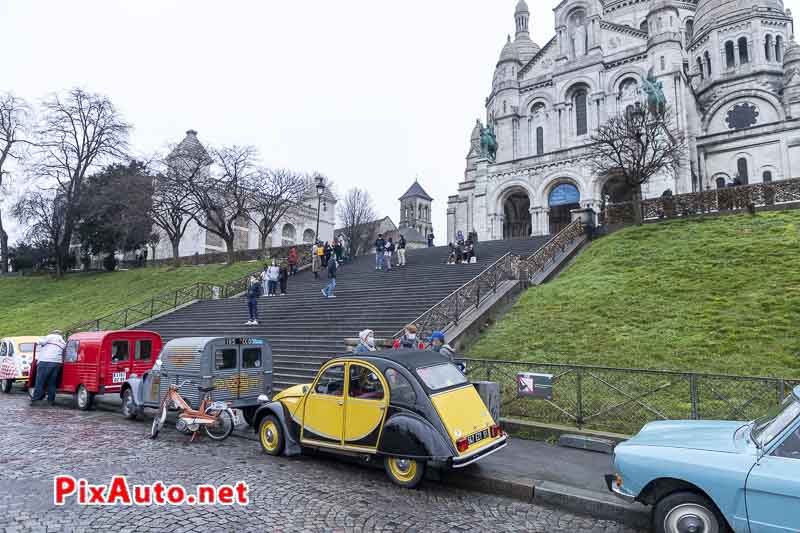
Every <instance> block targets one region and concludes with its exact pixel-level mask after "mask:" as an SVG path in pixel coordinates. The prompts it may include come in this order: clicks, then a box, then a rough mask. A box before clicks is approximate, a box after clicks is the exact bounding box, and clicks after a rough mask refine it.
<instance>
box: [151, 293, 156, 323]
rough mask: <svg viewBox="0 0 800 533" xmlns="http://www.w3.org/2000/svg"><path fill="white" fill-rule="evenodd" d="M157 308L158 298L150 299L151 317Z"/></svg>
mask: <svg viewBox="0 0 800 533" xmlns="http://www.w3.org/2000/svg"><path fill="white" fill-rule="evenodd" d="M155 310H156V299H155V297H153V298H152V299H151V300H150V318H153V315H154V314H155Z"/></svg>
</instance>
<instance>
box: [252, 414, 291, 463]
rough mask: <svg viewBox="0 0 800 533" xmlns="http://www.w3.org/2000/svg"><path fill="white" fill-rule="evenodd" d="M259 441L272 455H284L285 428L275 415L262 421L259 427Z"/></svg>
mask: <svg viewBox="0 0 800 533" xmlns="http://www.w3.org/2000/svg"><path fill="white" fill-rule="evenodd" d="M258 441H259V442H260V443H261V447H262V448H263V449H264V451H265V452H267V453H268V454H270V455H280V454H281V453H283V446H284V442H285V441H284V437H283V426H281V423H280V421H279V420H278V419H277V418H275V416H274V415H269V416H267V417H265V418H264V420H262V421H261V425H260V426H259V427H258Z"/></svg>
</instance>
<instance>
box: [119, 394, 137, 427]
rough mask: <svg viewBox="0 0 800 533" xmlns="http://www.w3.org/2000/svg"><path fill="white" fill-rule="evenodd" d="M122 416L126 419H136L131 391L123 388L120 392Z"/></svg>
mask: <svg viewBox="0 0 800 533" xmlns="http://www.w3.org/2000/svg"><path fill="white" fill-rule="evenodd" d="M121 409H122V416H124V417H125V418H127V419H128V420H135V419H136V414H137V413H136V403H135V402H134V401H133V391H132V390H131V389H125V392H123V393H122V408H121Z"/></svg>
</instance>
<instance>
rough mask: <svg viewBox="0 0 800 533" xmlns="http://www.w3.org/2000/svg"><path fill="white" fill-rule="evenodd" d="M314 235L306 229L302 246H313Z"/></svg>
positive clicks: (310, 230) (311, 230)
mask: <svg viewBox="0 0 800 533" xmlns="http://www.w3.org/2000/svg"><path fill="white" fill-rule="evenodd" d="M315 237H316V235H315V234H314V230H313V229H307V230H305V231H304V232H303V244H313V243H314V238H315Z"/></svg>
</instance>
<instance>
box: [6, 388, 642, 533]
mask: <svg viewBox="0 0 800 533" xmlns="http://www.w3.org/2000/svg"><path fill="white" fill-rule="evenodd" d="M69 402H70V400H69V398H68V397H61V398H59V400H58V406H57V407H56V408H49V407H46V406H45V407H29V406H28V401H27V398H26V397H25V396H24V395H23V394H21V393H16V394H12V395H0V449H2V450H3V453H2V455H0V509H2V510H3V518H2V520H0V531H4V532H11V531H20V532H29V531H30V532H33V531H43V532H44V531H51V530H52V531H115V532H123V531H186V532H189V531H193V532H194V531H270V532H272V531H279V532H280V531H285V532H295V531H297V532H300V531H304V532H305V531H312V532H313V531H321V532H322V531H325V532H327V531H342V532H344V531H348V532H349V531H353V532H367V531H370V532H371V531H405V532H412V531H425V532H445V531H533V532H542V533H566V532H570V533H583V532H608V533H612V532H620V533H636V530H634V529H630V528H627V527H625V526H622V525H621V524H619V523H617V522H614V521H611V520H597V519H593V518H587V517H584V516H580V515H576V514H573V513H571V512H569V511H565V510H563V509H559V508H554V507H548V506H543V505H539V504H536V503H525V502H520V501H519V500H515V499H511V498H506V497H501V496H495V495H487V494H482V493H478V492H473V491H469V490H462V489H458V488H454V487H451V486H446V485H442V484H438V483H425V484H423V486H422V487H421V488H420V489H419V490H414V491H409V490H405V489H401V488H399V487H396V486H395V485H393V484H392V483H391V482H389V481H388V479H387V478H386V476H385V474H384V472H383V471H382V470H381V469H378V468H365V467H360V466H357V465H353V464H348V463H346V462H344V461H340V460H334V459H328V458H325V457H322V456H304V457H299V458H291V459H287V458H274V457H270V456H267V455H265V454H263V453H261V451H260V450H259V448H258V446H257V444H256V443H255V442H252V441H250V440H248V439H243V438H231V439H228V440H227V441H225V442H223V443H216V442H213V441H210V440H209V439H206V438H201V439H199V440H198V441H196V442H194V443H191V444H190V443H189V439H188V437H187V436H186V435H183V434H181V433H178V432H177V431H176V430H175V429H174V427H173V426H172V425H167V426H166V427H165V428H164V430H163V431H162V434H161V435H160V436H159V438H158V440H155V441H154V440H151V439H149V438H148V437H147V433H148V430H149V423H148V422H149V419H148V420H144V421H142V420H140V421H129V420H125V419H123V418H122V417H121V416H120V415H119V414H118V413H115V412H110V411H108V410H106V409H103V408H101V409H97V410H95V411H90V412H80V411H76V410H74V409H71V408H69ZM112 407H113V406H112ZM60 473H68V474H71V475H73V476H76V477H83V478H86V479H87V480H88V481H89V482H90V483H107V482H109V481H110V479H111V476H113V475H115V474H126V475H127V476H128V479H129V482H130V483H153V482H155V481H159V480H160V481H163V482H164V483H166V484H173V483H182V484H184V485H185V486H186V487H187V488H190V489H193V488H194V487H196V486H197V485H198V484H200V483H210V484H221V483H230V484H235V483H236V482H238V481H244V482H246V483H247V484H248V485H249V487H250V500H251V501H250V504H249V505H248V506H247V507H239V506H232V507H208V506H195V507H189V506H147V507H138V506H112V507H81V506H78V505H77V504H75V503H74V502H73V501H68V502H67V505H65V506H63V507H55V506H54V505H53V500H52V498H53V492H52V491H53V476H54V475H56V474H60Z"/></svg>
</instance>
